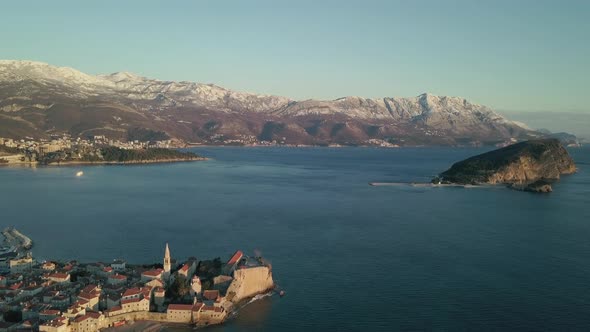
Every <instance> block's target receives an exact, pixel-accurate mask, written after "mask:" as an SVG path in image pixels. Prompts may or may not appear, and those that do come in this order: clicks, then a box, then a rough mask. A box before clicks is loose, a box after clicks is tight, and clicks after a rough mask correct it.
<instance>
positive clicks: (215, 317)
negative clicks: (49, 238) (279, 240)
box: [0, 229, 275, 332]
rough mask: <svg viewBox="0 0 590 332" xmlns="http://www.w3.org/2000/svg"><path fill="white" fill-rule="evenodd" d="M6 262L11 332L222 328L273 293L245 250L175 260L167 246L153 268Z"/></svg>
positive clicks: (266, 270)
mask: <svg viewBox="0 0 590 332" xmlns="http://www.w3.org/2000/svg"><path fill="white" fill-rule="evenodd" d="M11 230H13V229H11ZM19 234H20V233H19ZM23 236H24V235H23ZM2 262H3V264H2V265H0V269H1V270H2V272H3V276H0V292H1V293H2V297H1V299H2V302H3V303H2V304H3V305H2V314H3V317H4V321H3V322H2V323H0V324H3V325H2V328H6V329H7V330H9V331H12V330H21V329H23V330H35V331H46V332H70V331H71V332H74V331H88V332H92V331H99V330H102V329H105V328H110V327H119V326H123V325H131V324H134V323H136V322H140V321H143V322H157V323H159V324H165V325H179V324H180V325H185V326H206V325H214V324H221V323H223V322H224V321H226V320H227V319H228V317H229V316H230V315H231V314H232V313H234V312H235V311H236V310H237V308H239V307H240V306H243V305H244V304H245V303H247V301H250V300H251V299H252V298H254V297H256V296H262V295H267V294H268V295H272V294H273V293H274V289H275V284H274V282H273V277H272V267H271V265H270V264H269V263H268V262H267V261H266V260H265V259H264V258H262V257H260V256H257V257H249V256H247V255H245V254H244V253H243V252H242V251H239V250H238V251H236V252H235V253H234V254H233V255H232V256H231V257H230V258H229V259H228V260H227V261H226V262H223V261H222V260H221V259H220V258H215V259H213V260H198V259H197V258H194V257H189V258H188V259H186V260H175V259H173V258H172V255H171V250H170V248H169V246H168V244H166V246H165V249H164V257H163V261H162V262H161V263H156V264H149V265H132V264H128V263H127V262H126V261H125V260H122V259H115V260H113V261H112V262H111V263H104V262H97V263H80V262H77V261H67V262H60V261H43V262H37V261H35V259H34V258H33V257H32V254H31V253H30V252H26V253H25V252H20V251H19V252H18V256H16V257H11V258H7V259H5V260H4V261H2Z"/></svg>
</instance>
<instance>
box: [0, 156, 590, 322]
mask: <svg viewBox="0 0 590 332" xmlns="http://www.w3.org/2000/svg"><path fill="white" fill-rule="evenodd" d="M195 151H196V152H197V153H200V154H202V155H205V156H207V157H211V158H213V159H212V160H210V161H207V162H194V163H178V164H161V165H133V166H89V167H84V168H83V170H84V176H83V177H81V178H77V177H75V173H76V171H78V170H79V169H80V168H75V167H43V168H2V169H0V211H1V217H0V218H1V224H2V226H5V225H15V226H16V227H17V228H18V229H20V230H22V231H23V232H24V233H25V234H27V235H29V236H30V237H31V238H32V239H33V240H34V241H35V248H34V250H33V253H34V255H35V257H36V258H38V259H44V258H47V259H50V258H57V259H78V260H81V261H99V260H100V261H110V260H112V259H114V258H119V257H121V258H125V259H127V260H128V261H130V262H137V263H143V262H155V261H161V259H162V255H163V251H164V243H165V242H169V243H170V248H171V250H172V255H173V256H174V257H176V258H178V259H180V260H182V259H185V258H186V257H188V256H197V257H198V258H211V257H217V256H221V257H222V258H223V259H227V258H229V256H230V255H231V254H232V253H233V251H235V250H236V249H242V250H245V251H248V252H253V251H254V250H260V251H261V252H262V254H263V255H265V256H266V257H268V258H269V259H270V260H271V261H272V265H273V271H274V277H275V280H276V282H277V283H278V284H279V285H280V286H281V287H283V288H284V289H286V291H287V296H285V297H284V298H278V297H273V298H269V299H265V300H261V301H259V302H256V303H254V304H252V305H250V306H248V307H246V308H244V309H243V310H242V311H241V312H240V314H239V315H238V317H237V318H236V319H234V320H232V321H231V322H230V323H228V324H227V325H224V326H222V327H217V328H212V329H211V331H238V330H240V331H243V330H252V331H259V330H267V331H276V330H279V329H280V330H293V331H299V330H313V331H315V330H323V331H328V330H329V331H331V330H341V331H345V330H347V331H391V330H453V331H455V330H498V329H509V330H568V329H569V330H588V329H590V287H589V286H588V285H589V284H590V240H589V239H590V196H589V195H590V189H589V188H590V187H589V185H590V150H589V149H587V148H584V149H573V150H571V153H572V155H573V157H574V159H575V160H576V162H577V163H578V166H579V172H578V173H577V174H575V175H573V176H567V177H564V178H563V179H562V181H561V182H560V183H559V184H557V185H555V186H554V190H555V191H554V192H553V193H551V194H548V195H542V194H531V193H523V192H516V191H511V190H507V189H503V188H493V189H463V188H420V187H418V188H415V187H403V186H402V187H399V186H384V187H372V186H369V185H368V182H373V181H375V182H409V181H428V180H429V179H430V178H431V176H432V175H434V174H436V173H438V172H440V171H443V170H445V169H446V168H448V167H449V166H450V165H451V164H452V163H453V162H455V161H458V160H460V159H463V158H465V157H468V156H470V155H473V154H476V153H478V152H482V151H483V150H481V149H443V148H437V149H434V148H433V149H430V148H419V149H409V148H407V149H406V148H404V149H371V148H342V149H328V148H305V149H295V148H228V147H220V148H198V149H195Z"/></svg>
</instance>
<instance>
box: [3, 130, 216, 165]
mask: <svg viewBox="0 0 590 332" xmlns="http://www.w3.org/2000/svg"><path fill="white" fill-rule="evenodd" d="M173 147H176V146H175V145H174V143H173V142H171V141H156V142H150V141H145V142H142V141H131V142H120V141H113V140H107V139H106V138H105V137H104V136H95V137H92V138H89V139H80V138H77V139H71V138H70V137H69V136H67V135H65V136H63V137H54V138H53V139H52V140H40V141H36V140H33V139H27V140H24V139H23V140H13V139H3V138H0V165H13V164H39V165H70V164H109V165H120V164H146V163H163V162H180V161H198V160H206V159H207V158H204V157H200V156H198V155H197V154H194V153H192V152H183V151H179V150H176V149H174V148H173Z"/></svg>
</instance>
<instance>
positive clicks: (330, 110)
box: [0, 60, 530, 144]
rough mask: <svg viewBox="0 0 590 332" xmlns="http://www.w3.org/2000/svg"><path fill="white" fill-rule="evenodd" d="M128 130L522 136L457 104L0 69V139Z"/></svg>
mask: <svg viewBox="0 0 590 332" xmlns="http://www.w3.org/2000/svg"><path fill="white" fill-rule="evenodd" d="M2 123H4V124H2ZM131 128H145V129H149V130H153V131H163V132H165V133H166V134H168V136H170V137H176V138H180V139H184V140H188V141H195V142H210V141H211V139H212V137H217V138H219V137H225V138H234V139H235V138H243V137H246V136H255V137H258V139H264V140H276V139H278V140H281V141H286V142H287V143H309V144H327V143H346V144H363V142H366V141H368V140H387V141H392V142H397V143H402V144H403V143H404V142H406V143H408V144H456V143H458V142H459V143H465V142H498V141H503V140H506V139H508V138H511V137H519V136H522V135H525V136H526V135H528V134H530V130H529V129H528V128H526V127H524V126H522V125H521V124H519V123H516V122H512V121H509V120H507V119H506V118H504V117H503V116H501V115H499V114H498V113H496V112H494V111H493V110H491V109H490V108H488V107H485V106H481V105H477V104H472V103H470V102H469V101H467V100H465V99H463V98H458V97H445V96H435V95H431V94H422V95H419V96H417V97H410V98H397V97H396V98H382V99H367V98H361V97H344V98H340V99H336V100H305V101H296V100H292V99H289V98H286V97H280V96H270V95H259V94H252V93H243V92H236V91H232V90H228V89H225V88H222V87H219V86H216V85H213V84H202V83H195V82H174V81H161V80H156V79H150V78H146V77H141V76H138V75H135V74H133V73H128V72H118V73H114V74H110V75H97V76H93V75H88V74H85V73H82V72H80V71H77V70H75V69H72V68H67V67H56V66H51V65H49V64H46V63H41V62H33V61H11V60H0V136H11V135H12V136H19V135H20V136H22V135H28V136H44V135H48V134H51V133H59V132H69V133H71V134H73V135H95V134H105V135H107V136H113V137H114V138H125V137H126V135H127V132H129V129H131Z"/></svg>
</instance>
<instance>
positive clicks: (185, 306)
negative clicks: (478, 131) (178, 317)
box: [168, 304, 193, 311]
mask: <svg viewBox="0 0 590 332" xmlns="http://www.w3.org/2000/svg"><path fill="white" fill-rule="evenodd" d="M168 310H189V311H190V310H193V305H192V304H170V305H168Z"/></svg>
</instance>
